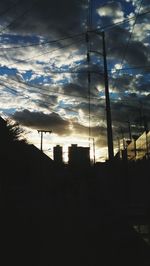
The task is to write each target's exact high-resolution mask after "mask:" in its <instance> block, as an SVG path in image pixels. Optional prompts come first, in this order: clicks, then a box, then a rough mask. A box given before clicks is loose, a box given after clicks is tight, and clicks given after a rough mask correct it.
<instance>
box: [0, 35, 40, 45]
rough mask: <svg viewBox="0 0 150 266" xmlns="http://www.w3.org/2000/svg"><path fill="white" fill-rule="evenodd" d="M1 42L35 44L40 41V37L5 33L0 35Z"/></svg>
mask: <svg viewBox="0 0 150 266" xmlns="http://www.w3.org/2000/svg"><path fill="white" fill-rule="evenodd" d="M0 42H1V43H6V44H27V43H31V44H34V43H40V37H39V36H37V35H16V34H3V35H1V37H0Z"/></svg>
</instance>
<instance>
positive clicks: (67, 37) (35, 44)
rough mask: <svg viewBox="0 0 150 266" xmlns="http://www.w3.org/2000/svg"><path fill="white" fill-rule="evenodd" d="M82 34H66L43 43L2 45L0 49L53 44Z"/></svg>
mask: <svg viewBox="0 0 150 266" xmlns="http://www.w3.org/2000/svg"><path fill="white" fill-rule="evenodd" d="M84 34H85V33H79V34H75V35H70V36H66V37H64V38H60V39H57V40H51V41H46V42H43V43H32V44H26V45H20V46H10V47H3V48H0V49H5V50H7V49H9V50H11V49H20V48H26V47H34V46H43V45H46V44H53V43H57V42H61V41H64V40H68V39H73V38H76V37H80V36H82V35H84Z"/></svg>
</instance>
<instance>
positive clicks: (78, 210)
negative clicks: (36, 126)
mask: <svg viewBox="0 0 150 266" xmlns="http://www.w3.org/2000/svg"><path fill="white" fill-rule="evenodd" d="M10 132H12V131H10V127H9V124H7V123H6V121H4V120H2V119H1V120H0V133H1V144H2V143H3V147H5V148H3V149H1V150H0V158H1V169H0V172H1V179H0V180H1V183H0V187H1V211H2V218H1V224H2V226H1V229H2V236H1V244H2V247H3V248H2V257H1V260H3V261H4V262H3V265H8V264H9V263H10V262H12V261H13V262H14V263H15V264H16V265H20V264H21V265H27V264H28V265H50V264H52V265H60V263H61V264H62V263H63V264H66V265H68V266H69V265H91V266H93V265H100V264H103V265H105V266H110V265H114V264H115V265H117V266H120V265H125V266H126V265H129V266H130V265H131V266H133V265H135V266H138V265H139V266H141V265H144V266H149V264H150V252H149V251H150V246H149V244H148V243H147V242H146V240H145V239H149V233H148V231H147V235H146V236H145V235H144V234H142V233H139V231H137V230H135V229H134V226H135V225H138V226H139V227H140V226H143V224H145V225H146V226H149V222H150V221H149V206H150V196H149V187H150V181H149V160H144V161H140V162H132V163H127V162H123V161H118V160H117V161H114V162H113V163H110V162H106V163H100V164H96V165H93V166H90V165H87V166H86V167H85V165H84V167H83V165H72V166H67V165H63V164H59V163H58V164H57V163H56V162H55V163H54V161H52V160H51V159H50V158H49V157H47V156H46V155H45V154H44V153H42V152H41V151H40V150H38V149H37V148H36V147H35V146H33V145H29V144H28V143H26V142H25V141H24V140H19V139H18V137H17V136H18V134H17V135H16V134H15V133H14V132H20V131H19V129H18V130H17V131H16V130H15V126H14V130H13V135H11V133H10ZM10 136H11V137H10ZM3 138H5V141H4V139H3ZM2 140H3V141H2ZM146 237H147V238H146ZM149 243H150V242H149Z"/></svg>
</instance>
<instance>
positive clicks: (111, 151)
mask: <svg viewBox="0 0 150 266" xmlns="http://www.w3.org/2000/svg"><path fill="white" fill-rule="evenodd" d="M95 33H96V34H97V35H99V36H101V37H102V49H103V51H102V53H100V52H97V51H92V50H90V52H91V53H96V54H99V55H101V56H103V64H104V83H105V101H106V121H107V143H108V159H109V161H112V160H113V158H114V148H113V134H112V119H111V108H110V98H109V82H108V71H107V55H106V44H105V32H104V31H102V32H99V31H95Z"/></svg>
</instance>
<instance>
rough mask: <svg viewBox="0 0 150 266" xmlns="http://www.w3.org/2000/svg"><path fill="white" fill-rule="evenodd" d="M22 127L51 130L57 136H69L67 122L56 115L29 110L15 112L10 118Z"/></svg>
mask: <svg viewBox="0 0 150 266" xmlns="http://www.w3.org/2000/svg"><path fill="white" fill-rule="evenodd" d="M12 118H13V119H14V120H15V121H17V122H18V123H20V124H21V125H23V126H27V127H30V128H33V129H40V130H52V131H53V133H56V134H58V135H67V134H69V122H68V121H66V120H64V119H62V118H61V117H60V116H59V115H58V114H56V113H54V112H53V113H51V114H44V113H42V112H31V111H29V110H23V111H17V112H15V113H14V115H13V117H12Z"/></svg>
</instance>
